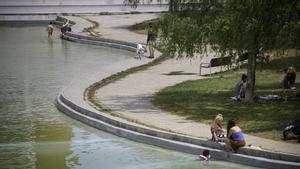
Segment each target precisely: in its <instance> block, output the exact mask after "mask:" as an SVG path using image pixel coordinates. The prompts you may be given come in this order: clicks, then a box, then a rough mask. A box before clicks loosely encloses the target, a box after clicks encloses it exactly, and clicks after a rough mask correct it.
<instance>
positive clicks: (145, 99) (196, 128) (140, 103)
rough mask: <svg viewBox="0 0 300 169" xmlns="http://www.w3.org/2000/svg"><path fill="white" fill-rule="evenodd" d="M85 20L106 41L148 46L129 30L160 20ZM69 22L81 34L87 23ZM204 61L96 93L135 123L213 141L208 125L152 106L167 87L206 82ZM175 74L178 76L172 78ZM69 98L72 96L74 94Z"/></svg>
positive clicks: (255, 140) (160, 68)
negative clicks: (93, 24) (201, 67)
mask: <svg viewBox="0 0 300 169" xmlns="http://www.w3.org/2000/svg"><path fill="white" fill-rule="evenodd" d="M86 17H88V18H89V19H91V20H94V21H98V22H99V23H100V28H99V29H97V31H99V32H100V33H101V34H102V35H103V37H104V38H110V39H116V40H122V41H129V42H135V43H137V42H138V43H142V42H144V43H145V41H146V36H145V35H137V34H134V33H132V32H129V31H128V30H127V29H126V27H127V26H129V25H131V24H134V23H138V22H141V21H143V20H147V19H152V18H154V17H157V15H155V14H138V15H110V16H86ZM69 19H71V20H73V21H75V22H77V23H78V26H77V28H76V27H74V28H73V30H75V31H79V32H80V30H82V29H83V28H82V27H80V25H81V26H83V25H84V24H80V22H86V21H85V20H83V19H82V18H79V17H73V16H72V17H69ZM212 56H213V54H210V55H209V56H208V57H206V58H204V59H203V60H209V58H211V57H212ZM203 60H201V59H200V58H195V59H193V60H189V59H185V60H184V59H180V60H176V59H171V60H167V61H164V62H163V63H161V64H159V65H156V66H153V67H151V68H149V69H147V70H144V71H140V72H137V73H134V74H131V75H129V76H127V77H126V78H123V79H121V80H118V81H116V82H114V83H111V84H109V85H107V86H104V87H102V88H100V89H99V90H97V93H96V97H97V98H98V99H99V100H100V101H101V102H102V103H103V104H104V105H106V106H107V107H109V108H110V109H111V110H112V111H113V112H118V113H119V114H121V115H123V116H126V117H129V118H131V119H135V120H137V121H138V122H140V123H144V124H147V125H148V126H154V127H156V128H162V129H165V130H170V131H174V132H177V133H182V134H186V135H190V136H195V137H199V138H203V139H209V138H210V137H211V135H210V126H209V125H205V124H201V123H197V122H194V121H191V120H187V119H185V118H184V117H180V116H176V115H172V114H170V113H169V112H166V111H164V110H161V109H159V108H158V107H155V106H153V104H152V103H151V96H152V95H153V94H154V93H155V92H157V91H159V90H160V89H162V88H164V87H167V86H172V85H175V84H177V83H180V82H183V81H186V80H196V79H201V78H204V77H202V76H198V72H199V64H200V62H201V61H203ZM141 62H145V59H142V60H141ZM132 66H133V65H132ZM204 71H208V70H204ZM215 71H216V70H215ZM172 72H173V73H174V72H177V75H170V74H172ZM204 73H205V72H204ZM175 74H176V73H175ZM74 92H75V91H74ZM72 94H74V93H72ZM69 95H71V93H70V94H69ZM246 140H247V144H253V145H255V146H261V147H262V148H263V149H265V150H269V151H273V152H284V153H289V154H297V155H300V145H299V144H290V143H285V142H279V141H273V140H269V139H263V138H259V137H255V136H251V135H246Z"/></svg>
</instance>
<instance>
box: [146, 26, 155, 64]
mask: <svg viewBox="0 0 300 169" xmlns="http://www.w3.org/2000/svg"><path fill="white" fill-rule="evenodd" d="M155 39H156V34H155V32H154V30H153V24H152V23H149V28H148V35H147V46H149V52H150V56H149V58H154V43H155Z"/></svg>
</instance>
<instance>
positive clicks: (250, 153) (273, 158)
mask: <svg viewBox="0 0 300 169" xmlns="http://www.w3.org/2000/svg"><path fill="white" fill-rule="evenodd" d="M59 20H60V22H64V20H66V19H65V18H63V17H60V19H59ZM71 23H72V24H76V23H75V22H73V21H72V22H71ZM62 38H64V39H66V40H70V41H74V42H78V43H84V44H94V45H101V46H106V47H112V48H117V49H124V50H128V51H132V52H135V50H136V44H134V43H129V42H123V41H117V40H111V39H105V38H99V37H89V36H84V35H78V34H74V33H65V34H62ZM62 96H63V95H62V94H61V95H60V99H62V100H63V101H64V102H65V103H66V104H65V105H68V107H69V108H73V110H75V111H79V112H81V113H83V114H84V115H85V116H87V117H91V118H95V117H96V119H97V120H101V121H102V122H105V123H109V124H110V125H113V126H116V127H120V128H123V129H125V130H130V131H132V132H138V133H140V134H145V135H148V136H152V137H159V138H161V139H168V140H172V141H180V142H185V143H187V144H194V145H201V146H204V147H210V148H214V149H219V150H220V151H222V150H221V149H223V147H222V145H220V144H217V143H214V142H211V141H207V140H201V139H199V138H193V137H190V136H185V135H179V134H175V133H167V132H164V131H159V130H155V129H149V128H145V127H140V126H136V125H132V124H128V123H122V122H120V121H117V120H114V119H112V118H110V117H105V116H103V115H100V114H99V113H95V112H91V111H88V110H86V109H83V108H81V107H79V106H77V105H76V104H74V103H72V102H71V101H69V100H67V99H65V98H64V97H62ZM62 110H63V109H62ZM104 131H105V130H104ZM113 134H114V133H113ZM125 138H126V137H125ZM138 142H141V141H138ZM150 144H151V143H150ZM157 146H159V145H157ZM169 149H171V148H169ZM183 152H185V151H183ZM187 153H191V152H187ZM238 153H240V154H235V155H241V156H247V157H249V158H250V157H253V158H263V159H266V160H267V161H268V164H267V165H265V164H266V163H262V164H261V166H260V167H266V166H272V165H273V164H277V163H280V164H282V163H286V164H287V166H288V165H290V163H292V165H295V166H297V167H300V163H299V162H300V158H299V156H296V155H290V154H283V153H276V152H270V151H264V150H254V149H250V148H241V149H240V150H239V151H238ZM222 160H224V159H222ZM231 160H232V159H231ZM231 160H229V161H231ZM248 161H249V160H248ZM250 161H251V160H250ZM232 162H236V161H234V160H233V161H232ZM272 163H273V164H272ZM293 163H294V164H293ZM243 164H247V165H251V166H253V164H252V163H249V164H248V163H247V160H246V161H244V162H243ZM284 166H285V165H284ZM284 166H282V167H280V168H284ZM274 167H275V168H277V167H278V165H275V166H274ZM268 168H270V167H268ZM271 168H273V167H271Z"/></svg>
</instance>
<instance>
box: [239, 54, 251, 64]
mask: <svg viewBox="0 0 300 169" xmlns="http://www.w3.org/2000/svg"><path fill="white" fill-rule="evenodd" d="M248 56H249V53H248V52H245V53H242V54H241V55H240V56H239V58H238V60H237V61H238V62H242V61H245V60H248Z"/></svg>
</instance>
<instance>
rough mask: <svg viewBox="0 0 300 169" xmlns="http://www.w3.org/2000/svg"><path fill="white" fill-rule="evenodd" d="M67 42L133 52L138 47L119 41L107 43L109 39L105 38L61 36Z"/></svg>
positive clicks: (67, 34) (69, 34) (74, 35)
mask: <svg viewBox="0 0 300 169" xmlns="http://www.w3.org/2000/svg"><path fill="white" fill-rule="evenodd" d="M61 37H62V38H63V39H65V40H69V41H73V42H78V43H84V44H92V45H99V46H105V47H111V48H116V49H123V50H127V51H131V52H135V51H136V47H133V46H136V45H135V44H133V45H131V44H125V43H124V44H122V43H120V42H117V41H113V40H110V41H107V39H103V38H97V39H96V37H85V36H82V35H76V34H72V33H64V34H62V36H61Z"/></svg>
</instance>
